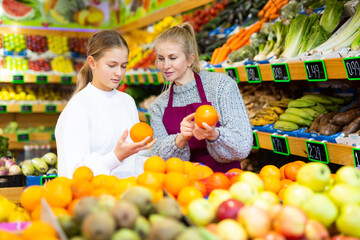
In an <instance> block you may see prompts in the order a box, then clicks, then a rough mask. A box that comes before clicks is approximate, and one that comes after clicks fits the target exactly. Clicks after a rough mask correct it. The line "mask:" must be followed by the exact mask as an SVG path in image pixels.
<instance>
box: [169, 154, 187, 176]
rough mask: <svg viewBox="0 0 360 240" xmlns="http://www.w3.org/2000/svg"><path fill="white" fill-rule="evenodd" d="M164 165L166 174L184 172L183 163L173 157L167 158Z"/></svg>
mask: <svg viewBox="0 0 360 240" xmlns="http://www.w3.org/2000/svg"><path fill="white" fill-rule="evenodd" d="M165 164H166V172H167V173H169V172H181V173H183V172H184V169H185V166H184V162H183V161H182V160H181V159H180V158H177V157H173V158H169V159H168V160H166V162H165Z"/></svg>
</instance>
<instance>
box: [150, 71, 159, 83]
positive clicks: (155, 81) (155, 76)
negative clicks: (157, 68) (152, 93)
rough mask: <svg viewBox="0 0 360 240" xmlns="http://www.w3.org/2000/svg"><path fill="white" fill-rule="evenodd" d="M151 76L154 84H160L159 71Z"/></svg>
mask: <svg viewBox="0 0 360 240" xmlns="http://www.w3.org/2000/svg"><path fill="white" fill-rule="evenodd" d="M151 78H152V82H153V84H154V85H159V77H158V75H157V73H152V74H151Z"/></svg>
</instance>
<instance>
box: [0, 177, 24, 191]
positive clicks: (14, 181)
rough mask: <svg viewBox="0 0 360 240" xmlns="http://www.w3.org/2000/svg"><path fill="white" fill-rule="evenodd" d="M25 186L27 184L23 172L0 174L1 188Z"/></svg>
mask: <svg viewBox="0 0 360 240" xmlns="http://www.w3.org/2000/svg"><path fill="white" fill-rule="evenodd" d="M23 186H25V176H24V175H22V174H19V175H8V176H0V188H5V187H23Z"/></svg>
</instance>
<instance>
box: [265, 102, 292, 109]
mask: <svg viewBox="0 0 360 240" xmlns="http://www.w3.org/2000/svg"><path fill="white" fill-rule="evenodd" d="M266 106H267V107H280V108H287V106H288V102H286V101H282V100H281V101H270V102H268V103H267V104H266Z"/></svg>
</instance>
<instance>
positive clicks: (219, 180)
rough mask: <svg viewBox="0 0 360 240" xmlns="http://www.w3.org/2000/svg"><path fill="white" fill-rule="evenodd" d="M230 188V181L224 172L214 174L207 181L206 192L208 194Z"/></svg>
mask: <svg viewBox="0 0 360 240" xmlns="http://www.w3.org/2000/svg"><path fill="white" fill-rule="evenodd" d="M229 187H230V180H229V178H228V177H227V176H226V175H225V173H222V172H216V173H214V174H212V175H211V176H210V177H209V178H208V179H207V181H206V190H207V193H208V194H210V192H211V191H212V190H214V189H228V188H229Z"/></svg>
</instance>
